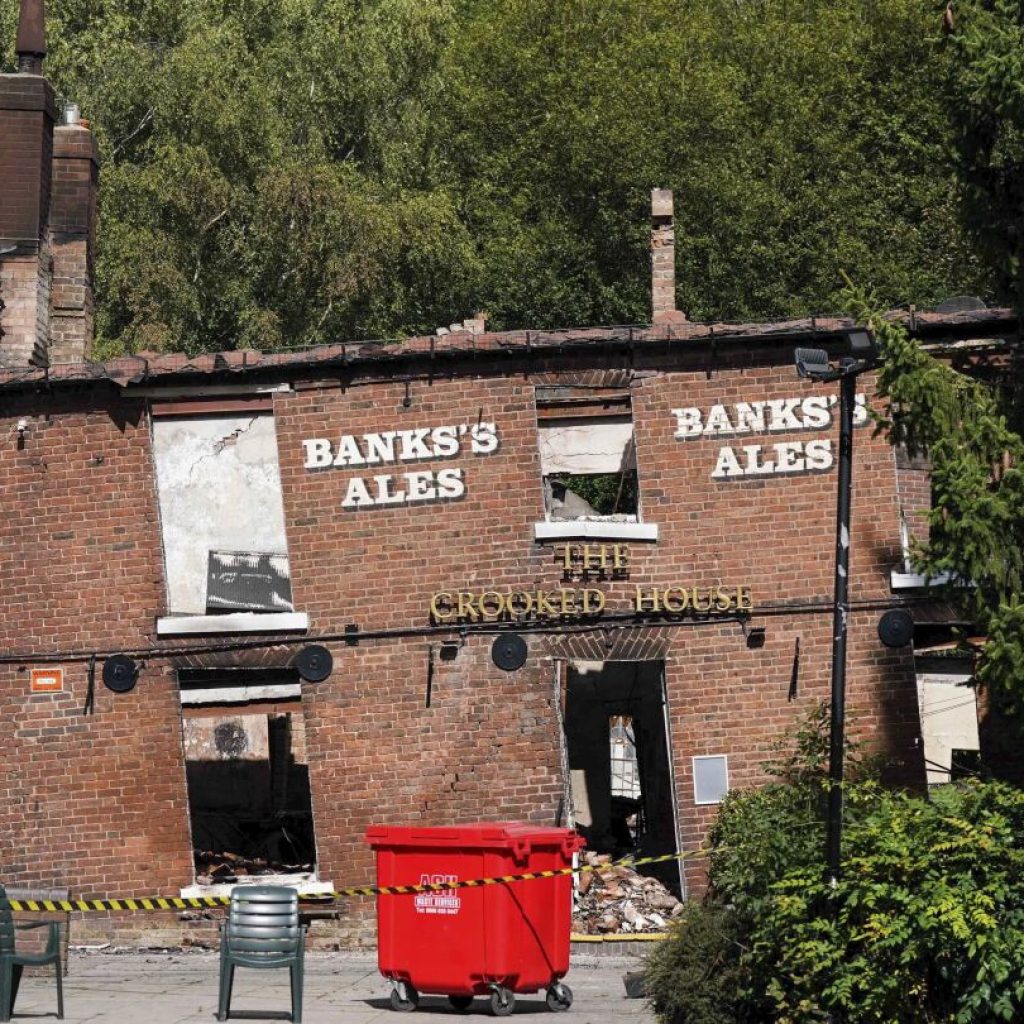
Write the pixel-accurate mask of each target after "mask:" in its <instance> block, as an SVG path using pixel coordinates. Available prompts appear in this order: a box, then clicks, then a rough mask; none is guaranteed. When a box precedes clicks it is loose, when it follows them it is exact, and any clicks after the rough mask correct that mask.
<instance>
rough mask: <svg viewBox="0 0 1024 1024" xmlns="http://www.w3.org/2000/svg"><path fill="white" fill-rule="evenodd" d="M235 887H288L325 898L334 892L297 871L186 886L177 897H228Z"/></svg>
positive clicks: (310, 876)
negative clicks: (235, 880)
mask: <svg viewBox="0 0 1024 1024" xmlns="http://www.w3.org/2000/svg"><path fill="white" fill-rule="evenodd" d="M236 885H290V886H291V887H292V888H293V889H298V890H299V892H300V893H302V895H303V896H327V895H329V894H330V893H332V892H334V885H333V884H332V883H331V882H317V881H315V880H314V878H313V875H312V874H310V873H309V872H308V871H297V872H295V874H280V875H247V876H246V877H245V880H244V881H243V880H242V879H239V880H238V881H237V882H223V883H215V884H214V885H187V886H185V887H184V888H183V889H179V890H178V893H179V897H180V898H181V899H183V900H194V899H202V897H204V896H230V895H231V890H232V889H234V888H235V886H236Z"/></svg>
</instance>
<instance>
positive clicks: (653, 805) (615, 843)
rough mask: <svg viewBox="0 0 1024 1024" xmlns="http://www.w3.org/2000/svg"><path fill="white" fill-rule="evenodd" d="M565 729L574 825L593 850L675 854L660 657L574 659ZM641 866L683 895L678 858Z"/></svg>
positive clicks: (621, 853)
mask: <svg viewBox="0 0 1024 1024" xmlns="http://www.w3.org/2000/svg"><path fill="white" fill-rule="evenodd" d="M565 735H566V748H567V753H568V759H569V775H570V783H571V792H572V802H573V812H574V817H575V821H576V827H577V828H578V830H579V831H580V832H581V833H582V834H583V835H584V836H585V837H586V839H587V847H588V849H590V850H593V851H595V852H597V853H608V854H611V855H612V856H614V857H623V856H630V855H632V856H638V857H647V856H659V855H661V854H674V853H675V852H676V851H677V850H678V841H677V833H676V815H675V795H674V790H673V785H672V770H671V758H670V756H669V740H668V733H667V729H666V719H665V698H664V667H663V664H662V663H661V662H654V661H643V662H640V661H608V662H572V663H570V664H569V665H568V668H567V672H566V687H565ZM641 870H642V871H643V873H645V874H650V875H654V876H656V877H657V878H659V879H660V880H661V881H662V882H664V884H665V885H667V886H668V887H669V888H670V889H671V890H672V891H673V892H674V893H675V894H676V895H677V896H678V895H679V894H680V889H681V886H680V877H679V865H678V863H677V862H674V861H668V862H666V863H664V864H656V865H650V866H649V867H646V868H642V869H641Z"/></svg>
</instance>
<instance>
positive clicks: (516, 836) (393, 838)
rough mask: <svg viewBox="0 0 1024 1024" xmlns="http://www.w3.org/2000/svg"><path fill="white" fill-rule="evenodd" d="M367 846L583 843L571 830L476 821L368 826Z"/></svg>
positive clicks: (515, 845) (517, 845)
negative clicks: (434, 824)
mask: <svg viewBox="0 0 1024 1024" xmlns="http://www.w3.org/2000/svg"><path fill="white" fill-rule="evenodd" d="M366 841H367V842H368V843H369V844H370V846H372V847H374V848H377V847H378V846H395V847H403V846H404V847H413V846H416V847H423V846H443V847H450V848H452V849H467V848H468V849H474V848H487V849H491V850H493V849H506V848H508V849H511V848H522V847H523V846H524V845H529V846H530V847H543V846H549V847H562V846H563V845H564V844H567V843H571V844H572V845H573V846H574V847H576V848H577V849H578V848H580V847H582V846H583V840H582V838H581V837H580V836H578V835H577V834H576V833H575V832H574V831H573V830H572V829H571V828H552V827H550V826H545V825H531V824H530V823H529V822H525V821H478V822H474V823H473V824H470V825H439V826H424V825H371V826H370V827H369V828H368V829H367V830H366Z"/></svg>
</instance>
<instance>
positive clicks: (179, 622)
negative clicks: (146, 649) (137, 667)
mask: <svg viewBox="0 0 1024 1024" xmlns="http://www.w3.org/2000/svg"><path fill="white" fill-rule="evenodd" d="M308 629H309V616H308V615H307V614H306V613H305V612H231V613H230V614H228V615H164V616H162V617H161V618H159V619H157V620H156V635H157V636H158V637H168V636H203V635H205V634H209V633H305V632H306V631H307V630H308Z"/></svg>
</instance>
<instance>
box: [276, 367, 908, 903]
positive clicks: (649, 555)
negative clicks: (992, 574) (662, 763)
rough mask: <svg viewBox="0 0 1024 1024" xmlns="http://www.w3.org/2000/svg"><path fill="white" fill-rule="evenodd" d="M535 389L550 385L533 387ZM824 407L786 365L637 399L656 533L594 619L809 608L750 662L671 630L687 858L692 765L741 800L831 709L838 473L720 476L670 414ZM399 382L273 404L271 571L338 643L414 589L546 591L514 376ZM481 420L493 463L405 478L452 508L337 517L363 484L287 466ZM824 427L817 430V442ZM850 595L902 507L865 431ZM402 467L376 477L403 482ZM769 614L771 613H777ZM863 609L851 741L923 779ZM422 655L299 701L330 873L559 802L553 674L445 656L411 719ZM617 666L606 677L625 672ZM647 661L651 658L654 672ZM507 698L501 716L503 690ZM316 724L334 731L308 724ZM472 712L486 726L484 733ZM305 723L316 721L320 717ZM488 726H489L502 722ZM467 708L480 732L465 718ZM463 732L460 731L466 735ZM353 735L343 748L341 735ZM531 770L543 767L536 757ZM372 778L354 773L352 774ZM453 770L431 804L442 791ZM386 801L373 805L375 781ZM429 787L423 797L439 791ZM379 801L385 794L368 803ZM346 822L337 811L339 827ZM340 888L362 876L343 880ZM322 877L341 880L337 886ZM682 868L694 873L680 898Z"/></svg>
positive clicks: (408, 649)
mask: <svg viewBox="0 0 1024 1024" xmlns="http://www.w3.org/2000/svg"><path fill="white" fill-rule="evenodd" d="M553 379H554V378H553V376H552V375H550V374H549V375H545V377H544V381H545V383H551V382H552V380H553ZM818 393H821V389H820V388H815V389H812V388H810V387H808V386H807V385H804V384H801V383H799V382H798V381H796V380H795V378H794V376H793V372H792V369H791V368H790V367H788V366H787V367H785V368H762V369H757V370H750V369H747V370H745V371H744V372H742V373H740V372H736V371H733V372H728V371H722V372H719V373H717V374H715V375H714V376H713V377H712V378H711V379H710V380H709V379H707V377H706V376H705V375H704V374H699V375H698V374H685V375H684V374H673V375H665V376H652V377H648V378H646V379H642V380H641V381H639V383H638V385H637V386H636V387H635V388H634V391H633V394H634V399H633V410H634V421H635V428H636V438H637V451H638V464H639V475H640V490H641V503H642V507H643V517H644V520H645V521H648V522H653V523H657V524H658V525H659V527H660V529H661V535H660V539H659V542H658V543H657V544H642V543H633V544H631V545H630V552H631V556H632V563H633V564H632V570H631V573H630V578H629V579H628V580H625V581H622V582H616V583H605V584H603V586H604V588H605V589H606V590H607V591H608V592H609V595H610V597H609V607H611V606H612V605H616V606H618V607H624V606H625V605H626V604H628V601H629V599H630V597H631V595H632V594H633V591H634V588H635V586H636V584H638V583H640V584H644V585H660V586H667V585H671V584H685V583H688V584H690V585H693V584H695V583H696V584H700V585H708V584H713V583H717V582H721V583H723V584H736V583H746V584H749V585H750V587H751V589H752V592H753V596H754V601H755V603H756V604H763V603H766V602H769V603H781V604H792V605H802V604H807V603H812V604H818V605H819V606H820V605H824V606H826V607H823V608H819V610H818V611H816V612H813V613H804V614H801V615H795V614H794V615H781V616H779V615H773V616H770V617H768V616H765V617H760V616H757V615H755V623H757V624H764V625H765V627H766V630H767V639H766V643H765V646H764V647H763V648H762V649H759V650H750V649H748V648H747V647H746V644H745V641H744V637H743V635H742V633H741V631H740V629H739V628H738V626H737V625H735V624H729V625H721V626H716V625H708V626H702V627H697V628H685V627H684V628H679V629H666V630H665V631H664V632H665V634H666V636H667V637H670V638H671V639H669V640H668V641H667V643H666V644H665V645H664V648H665V650H667V661H668V666H667V686H668V701H669V706H670V709H671V722H672V744H673V750H674V758H675V772H676V783H677V792H678V796H679V813H680V828H681V832H682V834H683V836H684V838H685V840H686V842H687V844H688V845H699V842H700V840H701V839H702V837H703V834H704V829H705V828H706V825H707V823H708V822H709V821H710V820H711V819H712V818H713V816H714V808H697V807H695V806H694V805H693V799H692V777H691V765H692V760H691V759H692V757H694V756H696V755H699V754H709V753H726V754H728V755H729V757H730V772H731V778H732V781H733V783H734V784H736V785H748V784H752V783H754V782H756V781H758V780H760V779H761V778H763V774H762V771H761V765H762V762H763V761H764V759H765V757H766V755H767V752H768V750H769V747H770V746H771V744H772V743H774V742H775V741H777V740H778V739H779V738H780V737H781V736H782V734H783V733H784V732H785V731H786V729H787V728H789V727H790V726H792V725H793V723H794V722H795V721H796V719H797V717H798V716H799V715H800V714H801V713H802V712H803V711H804V710H805V709H806V708H807V707H808V705H809V704H810V703H811V702H812V700H818V699H823V698H825V697H827V694H828V683H829V672H830V656H831V641H830V637H831V610H830V608H828V607H827V605H828V603H829V602H830V601H831V594H832V583H833V561H832V559H833V551H834V537H835V519H834V517H835V481H836V476H835V473H834V472H830V473H824V474H819V475H808V476H775V477H767V478H765V477H761V478H754V479H740V480H732V481H722V482H719V481H715V480H712V479H711V471H712V469H713V467H714V465H715V460H716V456H717V452H718V449H719V448H720V447H721V445H722V444H723V443H729V442H730V439H729V438H728V437H718V438H712V439H706V440H704V439H702V440H689V441H679V440H676V439H675V438H674V437H673V433H674V431H675V420H674V417H673V416H672V413H671V410H672V409H673V408H676V407H680V406H700V407H702V408H703V409H704V410H706V409H707V408H708V407H709V406H710V405H711V404H713V403H715V402H724V403H730V402H733V401H737V400H748V401H749V400H755V399H764V398H784V397H790V396H796V395H803V394H818ZM404 396H405V388H404V385H401V384H386V385H374V386H369V387H361V388H357V389H352V390H351V391H348V392H343V391H341V390H332V391H304V392H300V393H298V394H295V395H289V396H283V397H281V398H280V399H279V400H278V403H277V409H276V412H277V430H278V442H279V448H280V460H281V471H282V480H283V487H284V494H285V504H286V519H287V521H288V530H289V549H290V561H291V566H292V573H293V589H294V596H295V600H296V607H298V608H301V609H303V610H306V611H309V612H310V614H311V616H312V618H313V622H314V625H315V628H316V629H323V630H327V631H340V630H342V629H344V626H345V625H346V624H347V623H355V624H358V625H359V626H360V628H362V629H363V630H367V629H370V630H372V629H380V628H389V627H396V626H410V625H426V624H427V622H428V617H427V613H428V603H429V599H430V595H431V594H432V593H433V592H435V591H438V590H458V589H463V588H465V589H473V590H478V591H479V590H486V589H494V590H498V591H502V590H508V589H517V588H530V587H538V586H541V587H548V588H554V587H557V586H558V585H559V580H560V570H559V567H558V565H557V564H556V561H557V556H556V555H555V552H554V550H553V545H551V544H536V543H534V542H533V529H532V527H533V523H534V522H535V521H537V519H539V518H542V512H541V509H542V495H541V484H540V466H539V460H538V456H537V450H536V434H535V430H536V425H535V414H534V403H533V394H532V387H531V386H530V384H529V382H524V381H523V380H521V379H515V378H513V379H506V380H499V381H488V382H483V381H475V382H472V383H471V384H470V383H467V382H463V381H458V382H447V381H445V382H439V383H435V384H434V385H433V386H431V387H426V386H425V385H414V386H413V388H412V404H411V406H410V407H409V408H404V407H403V405H402V400H403V398H404ZM478 419H483V420H484V421H488V420H493V421H495V422H497V423H498V427H499V431H500V436H501V449H500V452H499V453H497V454H495V455H490V456H483V457H481V456H469V455H464V456H462V457H460V458H459V459H455V460H451V461H450V462H447V461H442V460H437V461H436V462H424V463H422V464H419V463H417V464H416V466H415V468H421V467H426V468H430V467H434V468H437V467H439V466H444V465H452V466H462V467H463V468H464V470H465V477H466V487H467V494H466V497H465V498H464V499H463V500H461V501H458V502H452V503H449V504H432V505H430V504H424V505H418V506H404V507H398V508H369V509H362V510H358V511H345V510H344V509H342V507H341V501H342V497H343V495H344V493H345V488H346V484H347V482H348V480H349V479H350V478H351V477H352V476H354V475H362V476H369V475H370V474H372V473H374V472H386V471H388V470H389V467H378V468H376V469H363V468H360V469H337V468H336V469H324V470H319V471H310V470H306V469H304V468H303V466H302V455H303V449H302V445H301V441H302V440H303V439H305V438H314V437H325V438H329V439H331V440H332V441H333V442H336V441H337V439H338V437H339V436H340V435H341V434H355V435H359V434H362V433H364V432H370V431H375V432H380V431H386V430H394V429H406V428H414V427H426V426H436V425H439V424H458V423H464V422H469V423H472V422H475V421H477V420H478ZM828 433H829V431H828V430H821V431H813V430H812V431H806V432H800V433H794V434H792V435H790V434H775V435H771V436H764V437H762V436H752V437H740V438H736V439H734V440H733V441H732V443H734V444H737V445H738V444H742V443H753V442H764V443H765V444H768V445H770V444H773V443H775V442H777V441H786V440H792V439H800V438H804V439H808V438H812V437H821V436H827V435H828ZM833 433H834V430H833ZM855 452H856V466H855V472H854V480H855V484H854V524H853V537H854V541H853V554H852V571H853V576H852V587H851V595H852V597H853V598H854V599H855V600H860V601H865V600H874V601H879V602H884V600H885V599H886V598H887V597H888V575H887V574H888V570H889V569H890V568H892V567H893V566H894V565H895V564H896V563H897V561H898V558H899V531H898V504H897V500H896V493H895V474H894V459H893V452H892V450H891V448H890V447H889V445H888V444H887V443H886V442H885V441H884V440H883V439H881V438H872V437H871V431H870V428H865V429H858V430H857V432H856V443H855ZM403 468H408V467H403V466H398V467H390V469H392V470H397V471H401V470H402V469H403ZM777 610H779V611H781V610H782V609H777ZM879 614H880V612H875V611H865V612H861V613H857V614H855V615H853V616H852V621H851V630H852V632H851V649H850V672H849V674H850V706H851V717H852V720H853V725H854V728H857V727H858V726H859V727H860V729H861V731H862V732H864V733H866V734H869V735H873V736H874V739H875V741H876V742H877V744H878V745H879V746H880V747H881V748H882V749H883V750H884V751H886V752H887V753H888V754H889V756H890V757H891V758H892V759H893V761H894V762H899V763H894V765H893V770H892V772H891V774H892V775H893V777H894V778H896V779H899V780H902V781H908V782H911V783H913V784H920V782H921V778H922V775H921V762H920V753H919V750H918V749H917V747H915V745H914V740H915V737H916V735H917V725H916V722H917V717H916V716H917V709H916V696H915V688H914V677H913V663H912V658H911V657H910V654H909V652H902V651H901V652H895V653H894V652H891V651H887V650H886V649H885V648H883V647H882V646H881V645H880V643H879V642H878V640H877V636H876V634H875V625H876V623H877V618H878V615H879ZM798 636H799V637H800V638H801V675H800V699H799V700H798V701H797V702H795V703H790V702H788V700H787V693H788V688H789V681H790V674H791V668H792V658H793V648H794V641H795V639H796V638H797V637H798ZM429 643H430V640H429V639H428V638H423V639H416V640H404V641H402V642H395V641H377V642H374V643H372V644H367V643H363V644H360V646H359V647H357V648H349V649H344V648H342V649H341V650H340V651H339V653H338V665H339V667H338V668H337V669H336V670H335V674H334V676H333V677H332V679H331V681H330V682H329V683H328V684H324V685H323V686H321V687H318V688H317V689H316V691H315V694H314V695H313V696H312V697H311V699H310V703H309V705H308V707H309V712H308V714H309V715H310V718H309V719H308V720H310V729H311V731H310V736H311V743H312V745H313V746H312V749H313V750H314V751H315V752H314V754H313V761H314V764H317V763H332V760H333V766H332V768H331V769H330V770H328V771H326V772H322V771H320V770H319V769H318V768H317V767H314V769H313V779H314V782H313V785H314V800H315V801H316V802H317V804H318V807H319V808H322V809H321V810H320V811H319V813H318V815H317V820H318V823H321V822H323V820H324V816H325V813H326V812H327V808H328V807H329V808H331V811H332V815H333V816H332V818H331V824H330V825H329V826H328V827H329V828H330V833H327V832H326V831H325V827H324V825H323V824H318V840H319V843H320V850H321V857H322V859H323V861H324V863H325V864H330V865H332V868H331V870H332V871H333V870H334V869H333V865H334V864H335V863H337V864H340V865H351V866H352V867H353V868H355V867H357V866H360V865H365V864H368V861H367V859H366V855H365V853H364V852H363V851H362V849H361V841H360V836H361V833H362V831H363V826H364V824H365V823H367V822H368V821H370V820H381V819H382V818H384V819H385V820H387V821H391V822H398V821H407V820H422V821H433V822H439V821H446V820H463V821H465V820H472V819H475V818H477V817H479V816H481V814H482V813H484V811H485V809H486V816H498V817H507V816H519V815H522V814H523V813H524V808H523V802H522V800H521V799H520V788H519V787H520V786H521V784H522V783H521V779H522V776H523V773H524V771H529V772H532V773H537V772H538V770H539V774H540V779H541V782H542V783H543V785H542V786H541V789H540V791H539V792H538V794H537V796H538V797H540V799H539V800H536V801H533V800H528V801H527V804H526V807H527V809H529V808H532V809H533V810H534V814H533V817H535V818H538V819H545V818H546V819H547V820H552V819H553V816H554V814H555V812H556V808H557V802H558V800H559V799H560V798H561V784H560V773H559V769H558V761H557V748H556V747H555V745H554V743H553V737H552V732H553V730H554V728H555V727H554V725H553V717H552V715H553V711H552V710H547V709H546V708H545V705H544V701H545V700H546V699H547V698H548V697H549V696H550V692H551V686H552V683H553V678H554V668H553V665H552V664H551V662H550V658H548V657H545V655H544V653H543V652H544V651H545V647H544V645H543V644H539V643H537V642H536V641H531V652H537V653H531V658H530V661H529V662H528V663H527V666H526V667H525V668H524V669H522V670H520V671H519V672H518V673H515V674H514V675H513V676H511V677H507V676H505V675H504V674H503V673H501V672H500V671H499V670H497V669H495V668H494V666H493V665H492V664H491V663H490V660H489V657H488V648H489V639H487V638H484V637H474V638H471V639H470V641H469V643H468V644H467V647H466V648H465V649H464V650H463V651H462V652H460V654H459V655H458V658H457V659H456V661H455V662H453V663H451V664H450V665H448V664H442V665H440V667H439V673H438V677H437V679H438V691H437V692H444V693H445V695H444V696H443V697H442V698H440V699H441V700H442V702H443V704H442V706H443V707H444V708H445V711H444V713H443V714H439V713H438V711H437V708H436V707H434V708H432V709H430V710H427V709H425V708H424V707H423V698H424V696H425V689H426V662H427V647H428V645H429ZM623 656H626V655H623V654H621V653H615V652H613V654H612V655H610V656H609V660H613V658H614V657H623ZM647 656H650V655H649V654H648V655H647ZM449 676H451V677H452V678H453V679H457V680H458V681H459V682H460V684H461V687H462V688H463V690H462V692H463V696H462V697H461V698H460V699H457V700H456V701H455V703H454V704H452V703H450V702H451V700H452V696H451V695H450V694H448V693H447V692H446V691H445V683H444V682H442V681H441V680H447V679H448V678H449ZM510 684H511V693H512V694H513V695H517V697H516V699H513V700H511V701H508V702H507V703H506V702H503V701H502V697H503V696H504V695H506V694H508V693H509V685H510ZM524 701H526V702H527V707H528V708H529V715H530V718H531V721H530V728H529V730H528V731H527V732H526V733H524V735H523V738H522V740H521V741H520V743H519V746H520V747H522V748H524V749H532V751H533V753H532V756H531V758H525V757H523V756H522V752H523V751H520V750H518V749H516V748H515V747H514V748H513V751H512V753H513V755H514V756H512V757H511V758H510V757H509V748H508V740H507V738H504V739H503V736H502V733H501V730H502V729H503V728H505V727H507V725H508V722H507V721H505V718H506V716H508V715H511V716H513V718H514V717H515V716H517V715H521V714H522V713H523V702H524ZM327 708H330V711H331V714H332V716H334V717H333V720H332V721H331V723H330V724H327V723H326V722H324V721H323V719H322V715H323V714H324V713H325V711H326V709H327ZM483 708H493V709H494V711H495V712H496V714H495V716H494V717H492V716H491V715H490V714H484V713H483ZM321 709H324V710H323V711H322V710H321ZM503 711H504V714H502V712H503ZM474 713H475V717H474ZM466 715H468V717H465V716H466ZM345 723H351V731H350V732H349V733H348V738H347V739H346V740H345V741H343V742H342V743H340V744H339V743H338V742H337V737H338V735H339V732H340V730H341V729H342V728H344V725H345ZM487 751H491V754H490V760H489V761H488V762H487V764H488V771H487V772H486V774H481V772H480V771H478V770H474V771H473V772H472V773H470V774H469V776H468V778H467V775H466V773H465V772H462V773H461V774H460V767H461V766H462V765H464V764H465V763H466V761H467V759H468V760H469V762H470V763H472V764H475V763H476V760H477V759H478V758H479V757H480V756H481V753H483V755H484V756H485V757H486V756H487ZM540 754H543V757H542V758H538V755H540ZM369 766H372V768H370V767H369ZM367 773H368V774H369V775H371V776H372V777H377V776H378V775H381V776H382V777H383V778H384V779H385V780H386V784H385V785H383V786H381V787H380V789H379V791H377V792H369V793H368V792H365V791H364V790H363V787H362V786H360V785H358V784H355V783H354V782H353V780H354V778H358V777H359V776H360V775H362V774H367ZM456 774H458V775H459V782H458V784H457V785H456V786H455V787H453V788H452V789H451V790H445V789H444V784H443V781H442V780H445V779H450V778H453V777H454V776H455V775H456ZM393 785H394V786H395V787H396V789H395V790H394V793H392V786H393ZM438 788H440V790H441V792H440V794H439V793H438V792H437V789H438ZM385 793H386V794H387V796H386V797H385V796H384V794H385ZM341 809H344V810H343V811H342V812H341V813H338V812H339V811H340V810H341ZM357 874H362V872H361V871H357ZM334 875H337V871H334ZM699 877H700V873H699V871H695V872H693V873H692V882H693V884H695V885H697V884H699Z"/></svg>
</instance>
